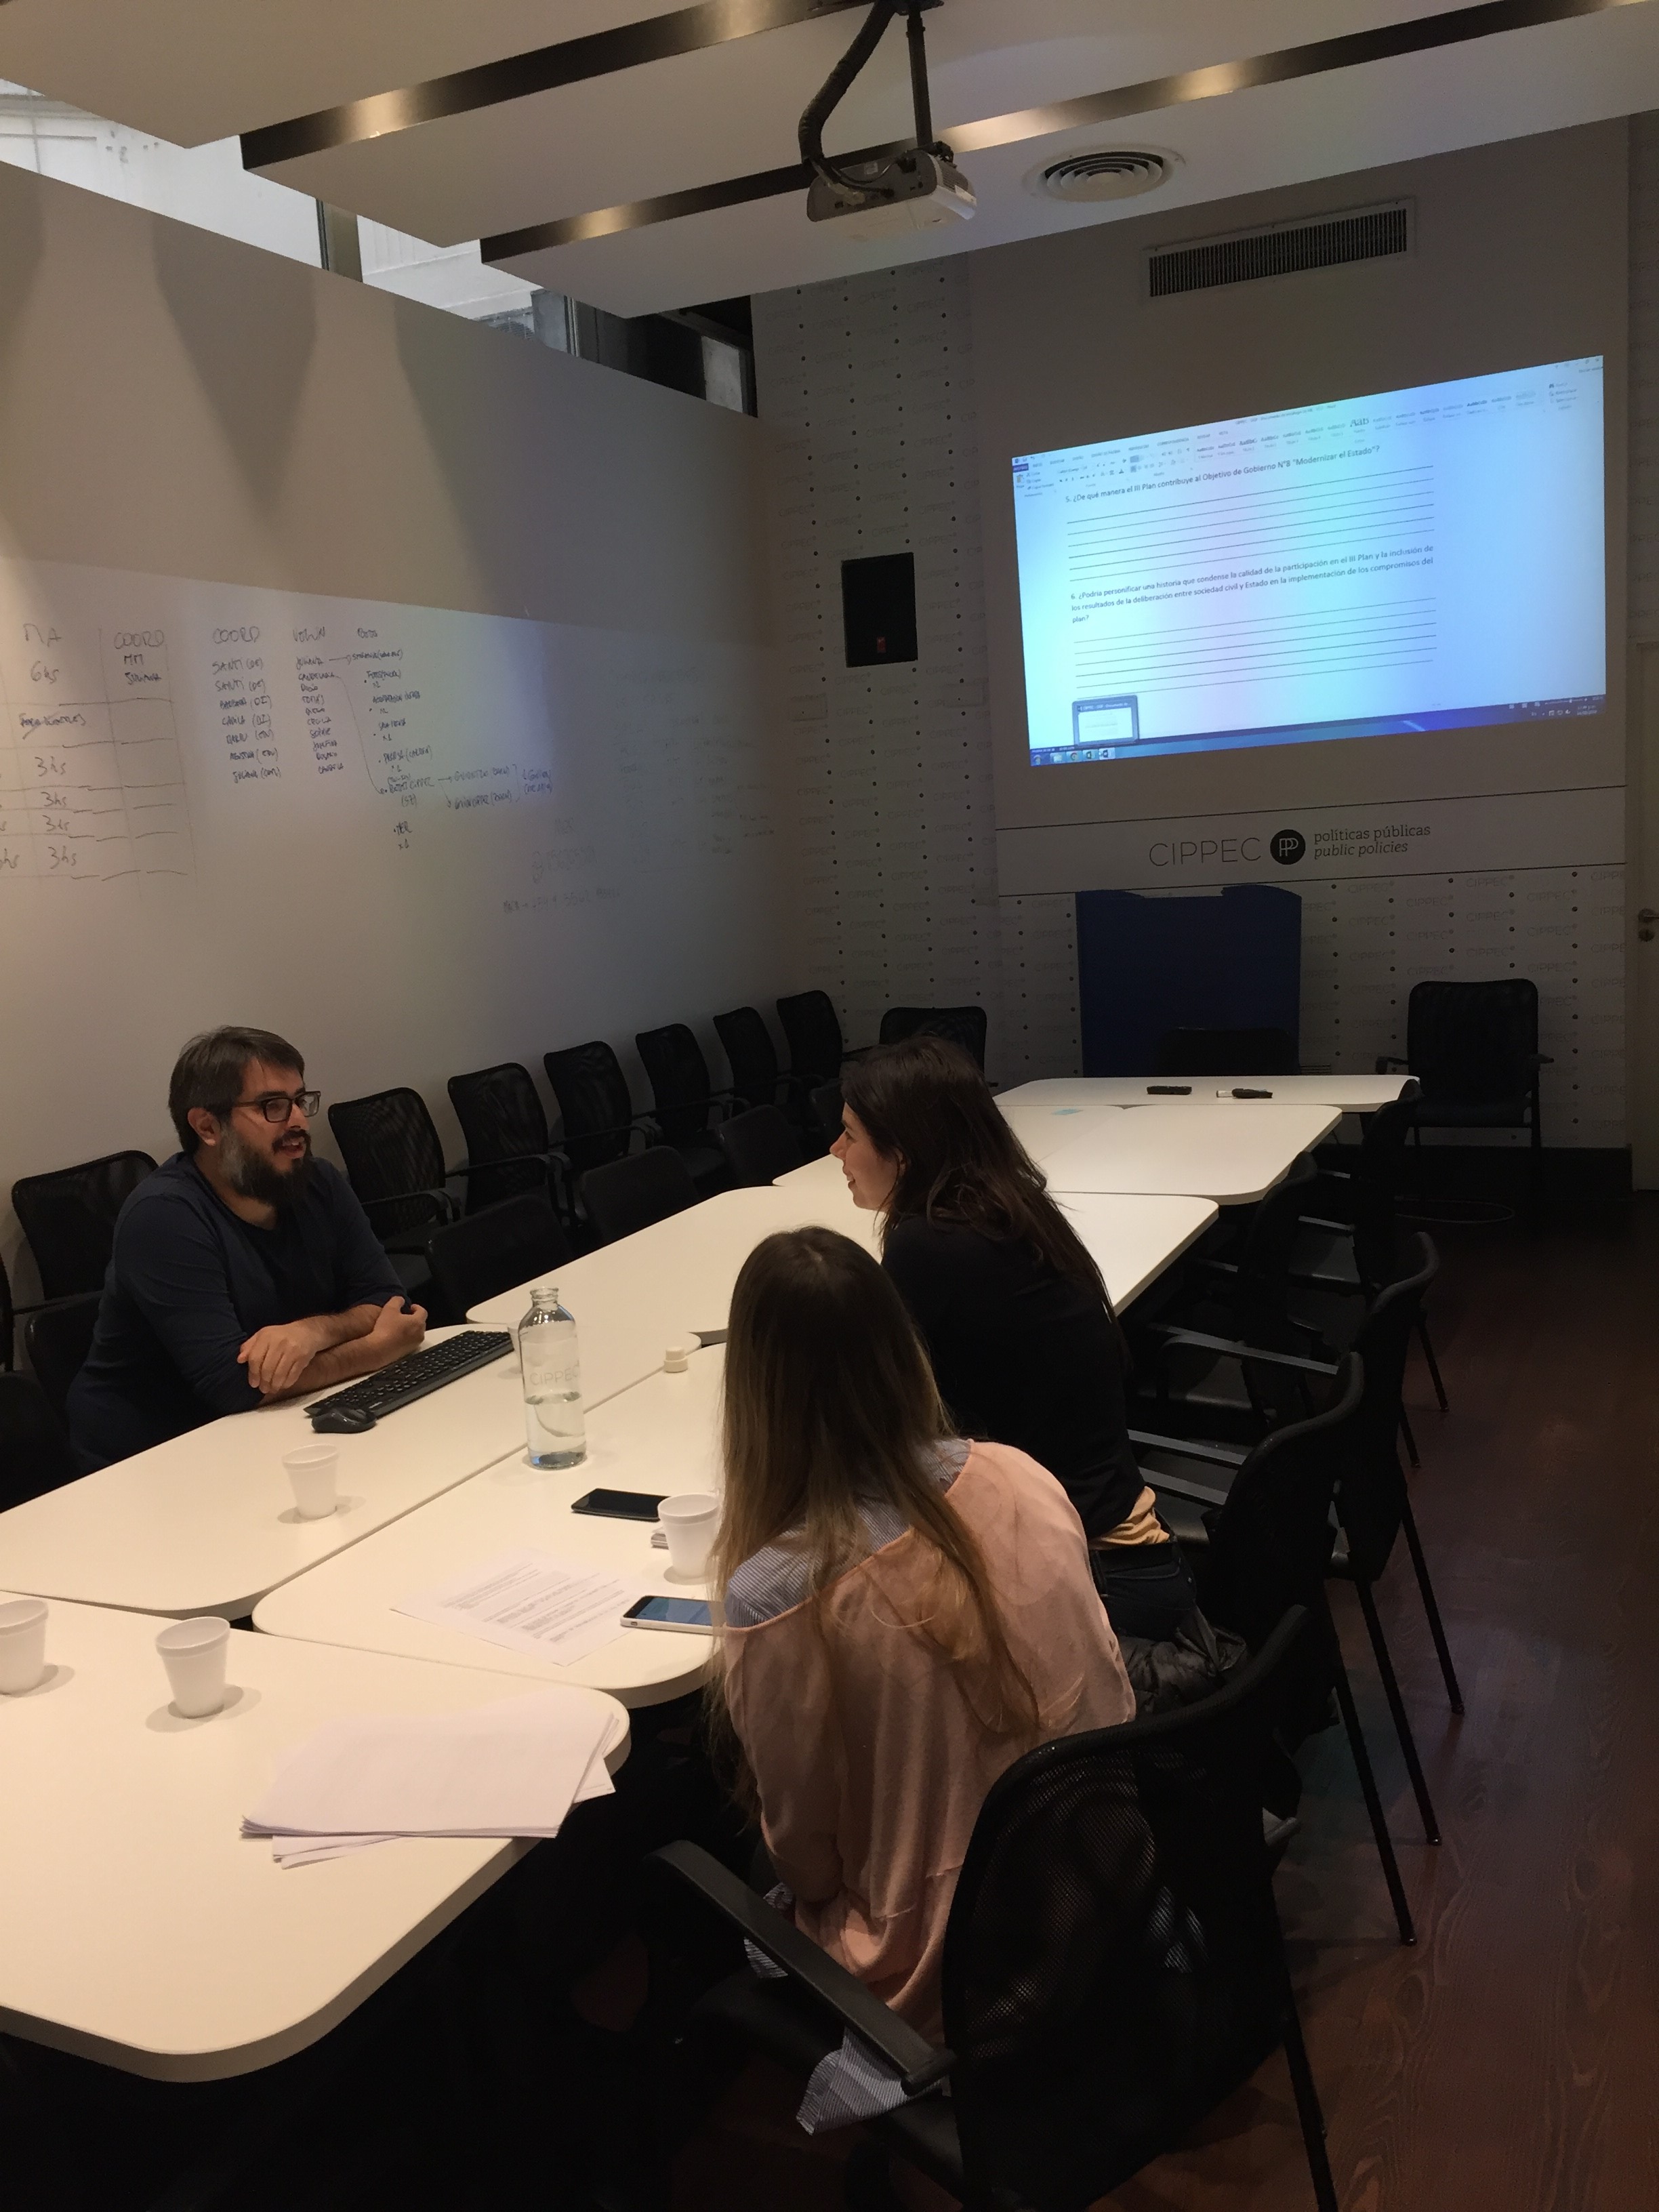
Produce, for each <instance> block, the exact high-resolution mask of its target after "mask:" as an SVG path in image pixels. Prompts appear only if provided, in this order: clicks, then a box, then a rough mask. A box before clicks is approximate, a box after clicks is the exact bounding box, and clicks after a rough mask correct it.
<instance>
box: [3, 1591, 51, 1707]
mask: <svg viewBox="0 0 1659 2212" xmlns="http://www.w3.org/2000/svg"><path fill="white" fill-rule="evenodd" d="M44 1674H46V1600H45V1599H44V1598H39V1597H15V1598H9V1599H8V1600H7V1601H6V1603H5V1604H4V1605H0V1697H8V1698H16V1697H21V1695H22V1693H23V1692H24V1691H25V1690H32V1689H33V1688H34V1687H35V1686H36V1684H37V1683H39V1682H40V1680H41V1678H42V1677H43V1676H44Z"/></svg>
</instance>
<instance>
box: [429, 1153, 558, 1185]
mask: <svg viewBox="0 0 1659 2212" xmlns="http://www.w3.org/2000/svg"><path fill="white" fill-rule="evenodd" d="M557 1157H558V1153H557V1149H556V1147H555V1146H551V1145H550V1146H548V1148H547V1150H546V1151H545V1152H503V1153H502V1155H501V1158H500V1159H498V1160H457V1161H456V1163H455V1164H454V1166H453V1168H446V1169H445V1170H444V1179H445V1181H446V1182H459V1181H460V1180H461V1178H462V1177H463V1176H475V1175H488V1174H489V1170H491V1169H492V1168H520V1167H526V1166H528V1165H529V1164H530V1163H531V1162H532V1160H533V1161H534V1162H535V1163H536V1164H537V1165H538V1167H545V1166H546V1165H547V1164H548V1162H549V1161H550V1160H552V1159H556V1158H557Z"/></svg>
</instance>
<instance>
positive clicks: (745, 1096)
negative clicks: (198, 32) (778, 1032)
mask: <svg viewBox="0 0 1659 2212" xmlns="http://www.w3.org/2000/svg"><path fill="white" fill-rule="evenodd" d="M714 1034H715V1036H717V1037H718V1038H719V1039H720V1050H721V1051H722V1052H723V1053H724V1054H726V1065H727V1066H728V1067H729V1068H730V1069H731V1071H732V1092H733V1094H734V1096H735V1097H737V1098H738V1099H739V1100H740V1101H741V1103H743V1104H744V1105H745V1106H776V1105H778V1104H780V1103H787V1100H788V1099H789V1098H791V1097H799V1096H800V1095H801V1091H802V1089H803V1085H802V1083H801V1079H800V1078H799V1076H797V1075H793V1074H789V1075H786V1074H785V1073H784V1072H783V1071H782V1069H781V1068H780V1066H778V1055H777V1049H776V1048H775V1045H774V1044H773V1042H772V1032H771V1031H770V1030H769V1029H768V1028H767V1026H766V1023H765V1021H764V1019H763V1017H762V1014H761V1012H760V1009H759V1007H757V1006H733V1007H732V1011H731V1012H730V1013H727V1014H716V1015H715V1017H714ZM779 1091H782V1092H783V1093H784V1100H783V1101H780V1099H779V1097H778V1093H779Z"/></svg>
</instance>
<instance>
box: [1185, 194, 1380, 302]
mask: <svg viewBox="0 0 1659 2212" xmlns="http://www.w3.org/2000/svg"><path fill="white" fill-rule="evenodd" d="M1410 247H1411V207H1410V204H1409V202H1407V201H1405V200H1400V201H1396V202H1395V204H1394V205H1392V206H1391V207H1380V208H1361V209H1358V210H1355V211H1354V212H1353V213H1352V214H1350V215H1339V216H1328V217H1326V218H1325V219H1324V220H1323V221H1322V222H1298V223H1285V224H1280V225H1279V226H1278V227H1277V228H1274V229H1272V230H1256V231H1247V232H1245V233H1243V234H1242V235H1240V236H1238V237H1235V238H1212V239H1209V240H1206V241H1205V242H1204V243H1202V244H1201V245H1197V246H1166V247H1161V248H1159V249H1158V251H1157V252H1152V253H1149V254H1148V255H1147V256H1146V270H1147V280H1148V283H1149V286H1150V289H1151V293H1152V298H1153V299H1154V300H1165V299H1168V298H1170V296H1171V295H1173V294H1175V293H1176V292H1204V291H1208V290H1209V289H1211V288H1212V286H1214V285H1217V284H1245V283H1249V282H1250V280H1251V279H1252V278H1253V277H1256V276H1289V275H1291V274H1292V273H1293V272H1294V271H1295V270H1299V269H1334V268H1338V267H1340V265H1341V264H1342V263H1344V262H1345V261H1376V260H1378V259H1381V258H1383V257H1384V256H1386V255H1389V254H1393V253H1405V252H1409V251H1410Z"/></svg>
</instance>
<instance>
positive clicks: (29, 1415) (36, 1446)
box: [0, 1374, 75, 1513]
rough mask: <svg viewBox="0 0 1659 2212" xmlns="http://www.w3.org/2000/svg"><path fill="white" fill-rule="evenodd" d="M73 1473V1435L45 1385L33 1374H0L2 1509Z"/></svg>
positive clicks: (37, 1495) (55, 1486)
mask: <svg viewBox="0 0 1659 2212" xmlns="http://www.w3.org/2000/svg"><path fill="white" fill-rule="evenodd" d="M65 1388H67V1385H65ZM74 1474H75V1466H74V1462H73V1461H72V1460H71V1459H70V1447H69V1437H68V1435H67V1434H66V1433H65V1431H64V1424H63V1420H62V1419H61V1417H60V1416H59V1415H58V1413H55V1412H54V1411H53V1410H52V1401H51V1400H50V1399H49V1398H48V1397H47V1395H46V1392H45V1390H44V1389H42V1388H41V1387H40V1383H37V1382H36V1381H35V1379H34V1377H33V1376H32V1375H11V1374H3V1375H0V1513H3V1512H4V1511H5V1510H7V1509H8V1508H9V1507H10V1506H13V1505H26V1504H27V1503H28V1501H29V1499H30V1498H40V1497H41V1496H43V1495H44V1493H45V1492H46V1491H48V1490H56V1489H58V1486H60V1485H61V1484H63V1483H65V1482H69V1481H71V1480H73V1478H74Z"/></svg>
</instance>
